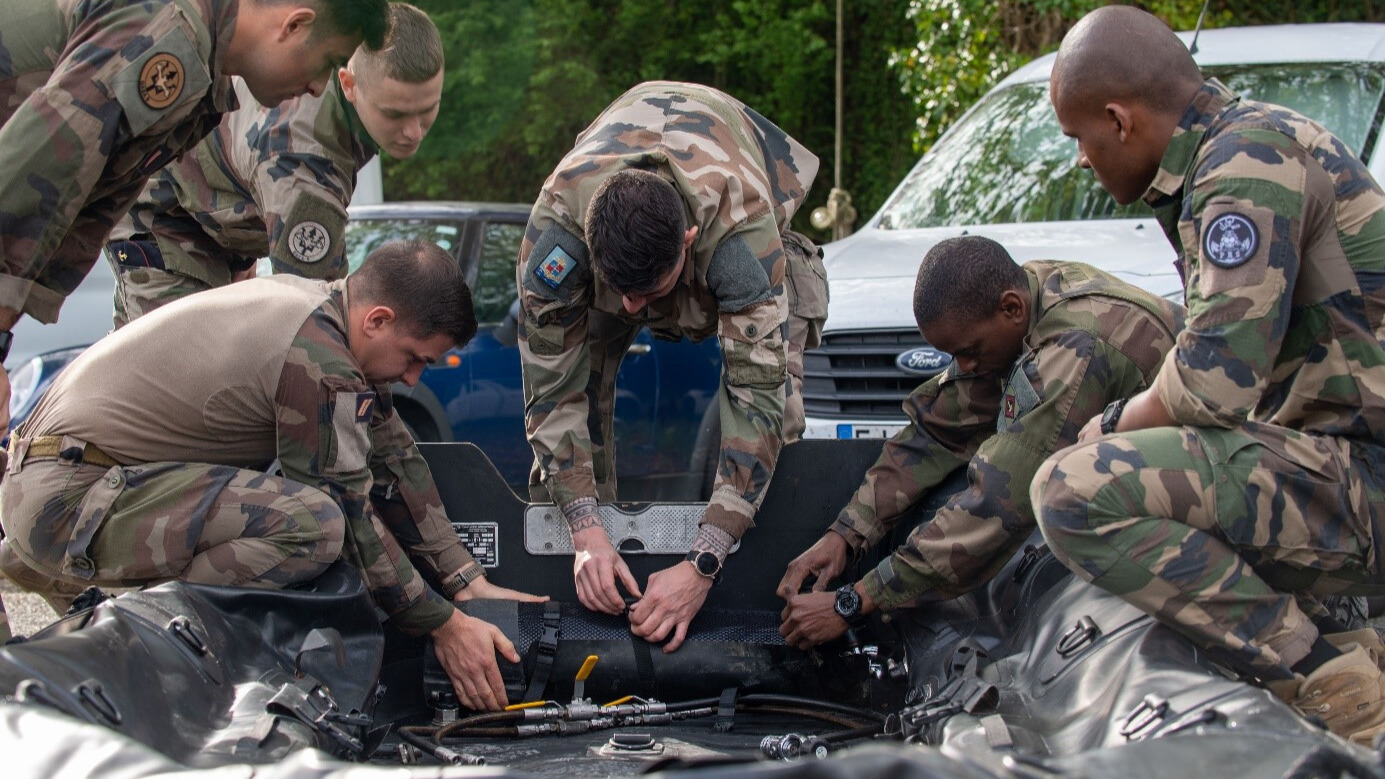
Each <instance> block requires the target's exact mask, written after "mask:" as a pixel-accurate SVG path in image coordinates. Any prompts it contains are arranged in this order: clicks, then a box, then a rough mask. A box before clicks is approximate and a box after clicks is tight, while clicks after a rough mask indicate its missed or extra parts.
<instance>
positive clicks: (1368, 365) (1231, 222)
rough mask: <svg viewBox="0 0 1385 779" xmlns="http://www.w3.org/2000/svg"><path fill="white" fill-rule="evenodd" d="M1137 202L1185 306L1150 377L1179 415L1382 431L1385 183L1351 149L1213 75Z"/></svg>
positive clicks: (1361, 436)
mask: <svg viewBox="0 0 1385 779" xmlns="http://www.w3.org/2000/svg"><path fill="white" fill-rule="evenodd" d="M1145 201H1146V202H1147V203H1149V204H1150V205H1151V206H1153V207H1154V210H1155V214H1156V215H1157V217H1158V219H1159V223H1160V225H1161V226H1162V227H1163V229H1164V232H1165V234H1166V235H1167V236H1168V239H1169V241H1170V242H1171V243H1172V244H1173V247H1174V249H1175V250H1176V251H1177V252H1178V261H1179V270H1180V272H1181V273H1182V274H1183V280H1184V289H1185V297H1186V302H1187V306H1188V326H1187V328H1186V329H1185V330H1184V331H1183V332H1181V333H1179V335H1178V343H1177V346H1176V348H1175V349H1174V350H1173V351H1172V352H1170V353H1169V356H1168V359H1167V361H1166V363H1165V364H1164V367H1163V369H1162V370H1161V371H1160V373H1159V376H1158V379H1157V380H1156V381H1155V383H1154V386H1155V388H1156V390H1157V391H1158V393H1159V396H1160V398H1161V399H1162V400H1163V402H1164V405H1165V407H1166V408H1167V409H1168V411H1169V413H1170V414H1171V415H1172V416H1173V418H1174V419H1175V420H1176V421H1178V422H1179V423H1180V424H1185V425H1195V426H1208V427H1223V428H1226V427H1232V426H1234V425H1236V424H1238V423H1239V422H1241V421H1243V420H1246V419H1251V420H1254V421H1257V422H1264V423H1268V424H1272V425H1278V426H1282V427H1286V428H1291V429H1294V430H1301V431H1305V432H1309V433H1317V434H1321V435H1331V436H1342V437H1345V438H1347V439H1349V440H1350V441H1351V443H1352V444H1353V446H1355V445H1361V444H1372V445H1382V444H1385V374H1382V371H1381V368H1382V367H1385V349H1382V346H1381V341H1380V334H1381V333H1382V332H1385V285H1382V284H1380V283H1379V281H1380V277H1381V271H1382V269H1385V195H1383V194H1382V192H1381V189H1380V186H1379V185H1378V184H1377V183H1376V182H1375V180H1374V179H1373V178H1372V177H1371V175H1370V173H1369V172H1368V171H1367V170H1366V167H1365V165H1363V164H1362V163H1361V161H1360V160H1359V159H1357V157H1356V155H1355V154H1353V153H1352V152H1351V150H1350V149H1348V148H1346V146H1344V145H1343V144H1342V142H1341V141H1339V140H1338V139H1336V138H1335V137H1333V136H1332V134H1331V133H1329V132H1328V131H1327V130H1326V129H1324V128H1323V127H1322V126H1321V125H1319V124H1317V123H1316V122H1314V121H1312V120H1310V119H1307V118H1305V117H1303V116H1301V115H1299V114H1297V113H1295V112H1293V111H1291V110H1289V109H1286V108H1282V107H1280V106H1275V105H1268V104H1265V103H1256V102H1252V101H1249V100H1242V99H1240V97H1239V96H1237V95H1236V94H1235V93H1233V92H1231V91H1230V90H1229V89H1227V88H1226V87H1224V86H1222V85H1221V84H1220V83H1218V82H1216V81H1211V82H1208V84H1206V85H1205V86H1204V87H1203V88H1202V90H1201V91H1200V92H1199V93H1198V95H1197V97H1196V98H1195V99H1194V101H1193V103H1192V105H1191V106H1190V107H1189V109H1188V111H1187V112H1186V113H1185V114H1184V116H1183V120H1182V123H1181V124H1180V125H1179V128H1178V130H1177V131H1176V132H1175V133H1174V136H1173V139H1172V140H1171V141H1170V143H1169V147H1168V150H1167V151H1166V152H1165V153H1164V158H1163V160H1162V162H1161V163H1160V168H1159V171H1158V173H1157V174H1156V176H1155V178H1154V182H1153V185H1152V186H1151V187H1150V189H1149V191H1148V192H1147V193H1146V194H1145Z"/></svg>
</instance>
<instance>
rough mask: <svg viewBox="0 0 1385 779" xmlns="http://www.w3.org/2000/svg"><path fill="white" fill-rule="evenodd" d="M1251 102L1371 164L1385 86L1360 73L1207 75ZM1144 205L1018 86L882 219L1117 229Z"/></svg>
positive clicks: (1033, 89)
mask: <svg viewBox="0 0 1385 779" xmlns="http://www.w3.org/2000/svg"><path fill="white" fill-rule="evenodd" d="M1206 73H1207V75H1208V76H1211V77H1214V78H1217V79H1219V80H1221V82H1222V83H1224V84H1226V85H1227V86H1228V87H1230V88H1231V89H1233V90H1235V91H1236V92H1239V93H1240V94H1242V95H1244V96H1245V97H1247V98H1250V99H1253V100H1260V101H1263V102H1268V103H1277V104H1279V105H1284V106H1288V107H1290V108H1293V109H1295V110H1297V111H1299V112H1301V113H1303V114H1304V115H1306V116H1309V117H1312V118H1314V119H1316V120H1318V121H1319V122H1321V123H1322V124H1324V125H1326V127H1327V128H1328V129H1329V130H1331V131H1332V132H1333V133H1334V134H1335V135H1336V136H1337V137H1338V138H1340V139H1342V140H1343V141H1344V142H1346V143H1347V145H1349V146H1350V147H1351V148H1353V149H1357V150H1363V149H1364V152H1365V154H1367V155H1369V153H1370V151H1371V150H1370V149H1369V148H1365V146H1366V144H1370V145H1371V146H1373V145H1374V144H1375V140H1376V139H1375V133H1376V132H1378V128H1376V127H1375V125H1376V122H1377V121H1378V117H1377V114H1378V112H1379V109H1380V102H1381V96H1382V92H1385V76H1383V75H1382V70H1381V67H1380V66H1377V65H1365V64H1360V63H1345V64H1323V63H1296V64H1289V65H1263V66H1255V67H1249V66H1239V67H1234V68H1209V69H1207V71H1206ZM1149 215H1150V210H1149V207H1148V206H1146V205H1145V204H1144V203H1142V202H1140V201H1136V202H1135V203H1132V204H1131V205H1129V206H1119V205H1117V204H1116V202H1115V201H1114V200H1112V199H1111V196H1110V195H1108V194H1106V191H1105V190H1103V189H1102V188H1101V186H1100V185H1099V184H1097V182H1096V178H1095V177H1094V176H1093V175H1092V174H1091V172H1090V171H1086V170H1082V169H1081V168H1079V167H1077V145H1076V143H1075V142H1074V141H1072V140H1071V139H1069V138H1066V137H1064V135H1063V133H1062V131H1061V130H1059V128H1058V120H1057V118H1056V117H1055V116H1054V114H1053V109H1052V108H1051V107H1050V105H1049V102H1048V83H1047V82H1042V83H1030V84H1017V85H1015V86H1012V87H1008V88H1006V89H1004V90H1002V91H999V92H995V93H992V94H990V95H988V96H987V97H985V98H983V99H982V102H981V103H979V104H978V105H977V106H976V109H975V110H973V111H972V112H970V113H969V114H967V115H966V116H965V117H964V118H963V119H962V120H961V122H960V123H959V124H958V125H957V126H956V127H954V128H953V130H952V131H951V132H950V133H948V135H947V136H946V137H945V138H944V139H943V140H942V141H941V142H940V143H938V144H937V145H935V146H934V147H933V149H932V150H931V151H929V152H928V154H926V155H924V157H923V159H922V160H920V161H919V164H918V165H916V166H915V167H914V169H913V171H911V172H910V174H909V176H908V178H906V179H905V181H904V184H903V185H902V186H901V187H900V188H899V190H898V191H897V192H895V194H894V195H893V196H892V197H891V198H890V200H889V201H888V202H887V203H886V204H885V206H884V207H883V208H882V209H881V211H880V223H879V226H880V228H882V229H886V230H890V229H908V228H921V227H954V226H960V225H975V224H1008V223H1014V222H1050V221H1064V220H1070V219H1117V218H1130V217H1144V216H1149Z"/></svg>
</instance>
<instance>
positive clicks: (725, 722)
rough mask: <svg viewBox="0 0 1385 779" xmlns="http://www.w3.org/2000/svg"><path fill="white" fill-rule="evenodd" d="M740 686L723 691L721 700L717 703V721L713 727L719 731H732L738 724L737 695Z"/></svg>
mask: <svg viewBox="0 0 1385 779" xmlns="http://www.w3.org/2000/svg"><path fill="white" fill-rule="evenodd" d="M739 692H740V688H739V687H727V688H726V689H724V690H722V691H721V701H720V702H718V703H717V721H716V723H715V724H713V725H712V729H713V730H715V731H717V732H719V733H730V732H731V730H732V729H733V728H734V727H735V726H736V695H737V694H738V693H739Z"/></svg>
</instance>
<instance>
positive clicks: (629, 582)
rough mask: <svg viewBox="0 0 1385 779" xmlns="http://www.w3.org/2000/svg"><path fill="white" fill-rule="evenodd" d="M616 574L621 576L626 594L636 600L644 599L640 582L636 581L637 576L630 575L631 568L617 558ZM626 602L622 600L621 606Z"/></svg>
mask: <svg viewBox="0 0 1385 779" xmlns="http://www.w3.org/2000/svg"><path fill="white" fill-rule="evenodd" d="M616 573H617V574H619V575H620V581H621V583H622V584H624V585H625V591H626V592H628V593H630V594H631V595H633V596H635V597H636V598H643V597H644V594H643V593H641V592H640V584H639V582H637V581H635V574H633V573H630V566H628V565H626V564H625V561H624V560H621V559H620V558H616ZM624 602H625V600H624V598H622V599H621V604H622V605H624Z"/></svg>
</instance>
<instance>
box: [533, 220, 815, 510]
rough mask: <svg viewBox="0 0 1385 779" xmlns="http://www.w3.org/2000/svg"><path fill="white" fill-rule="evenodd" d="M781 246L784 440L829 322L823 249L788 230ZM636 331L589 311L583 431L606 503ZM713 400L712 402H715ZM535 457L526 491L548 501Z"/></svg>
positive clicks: (792, 429)
mask: <svg viewBox="0 0 1385 779" xmlns="http://www.w3.org/2000/svg"><path fill="white" fill-rule="evenodd" d="M783 238H784V249H785V251H786V252H787V253H788V256H789V262H788V272H787V276H788V284H787V287H788V290H787V294H788V300H789V315H788V317H787V318H786V319H785V322H784V329H783V338H784V351H785V355H784V357H785V361H786V362H787V363H788V365H787V368H788V374H789V375H788V379H787V380H786V381H785V383H784V426H783V429H782V437H783V441H784V443H786V444H789V443H793V442H794V441H797V440H798V439H799V437H800V436H802V435H803V430H804V427H805V426H806V423H805V421H804V412H803V352H804V351H805V350H807V349H815V348H817V346H818V344H819V343H821V342H822V326H823V324H824V323H825V322H826V321H827V297H828V292H827V270H826V269H825V268H824V267H823V264H822V252H821V251H820V250H819V249H818V248H817V246H816V245H815V244H814V243H813V242H812V241H811V240H809V239H808V238H806V237H804V236H802V235H799V234H798V233H795V232H793V231H792V230H786V231H785V232H784V234H783ZM639 334H640V326H639V325H634V324H630V323H629V322H626V321H625V320H623V319H621V318H619V317H617V316H613V315H611V314H607V313H604V312H601V311H595V310H592V311H588V312H587V347H588V349H587V351H588V354H589V355H590V360H591V368H590V371H591V372H590V373H589V374H588V379H587V392H586V394H587V399H588V403H589V408H591V409H592V410H593V411H594V412H595V413H591V414H589V415H588V417H587V433H588V435H589V436H590V437H591V442H592V453H591V456H592V473H593V475H594V476H595V480H596V499H597V500H598V501H601V502H603V503H608V502H611V501H614V500H615V499H616V448H615V440H616V439H615V411H616V377H617V375H618V374H619V372H620V364H621V361H622V360H624V359H625V355H626V353H628V352H629V351H630V348H631V347H632V346H633V345H634V343H635V338H636V337H637V336H638V335H639ZM714 402H715V401H714ZM541 476H542V473H541V471H540V470H539V464H538V462H537V461H535V463H534V465H533V467H532V468H530V471H529V494H530V499H531V500H532V501H534V502H535V503H548V502H550V501H551V498H550V497H549V494H548V488H547V486H545V485H544V484H542V483H541V482H540V478H541Z"/></svg>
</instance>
